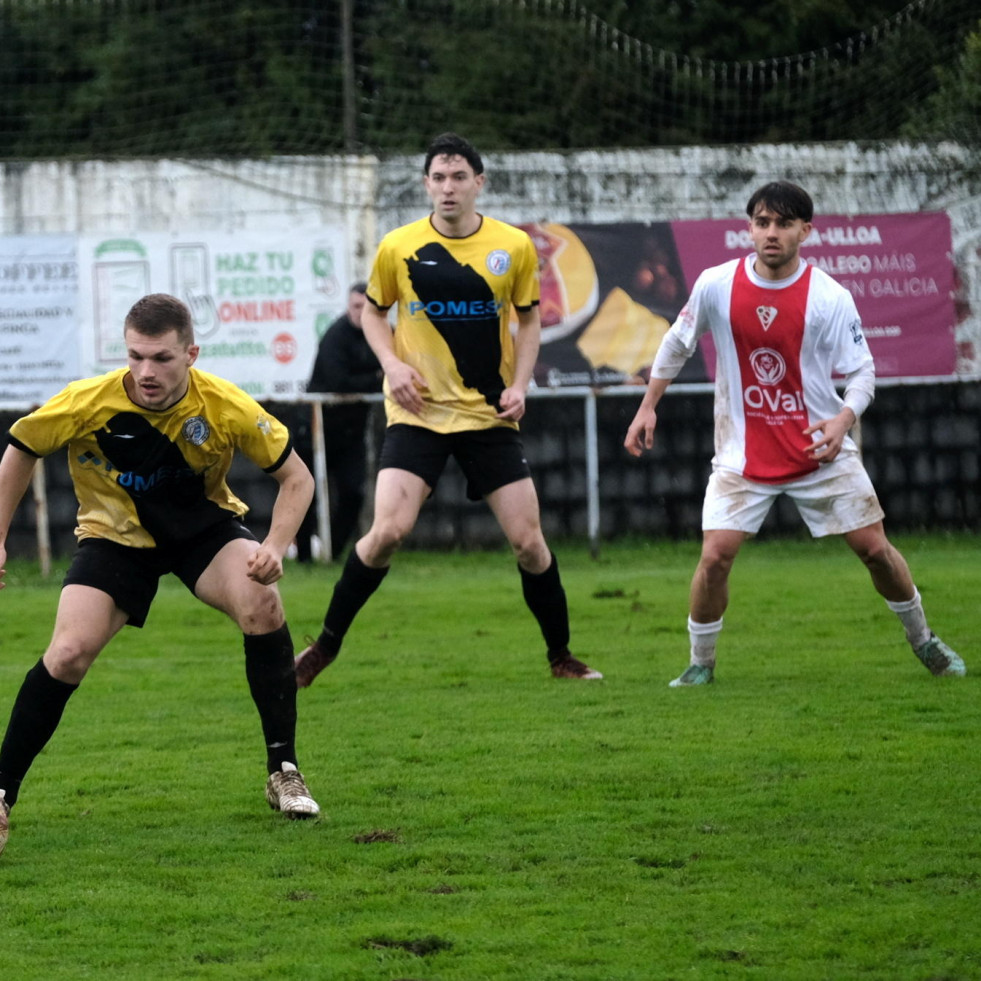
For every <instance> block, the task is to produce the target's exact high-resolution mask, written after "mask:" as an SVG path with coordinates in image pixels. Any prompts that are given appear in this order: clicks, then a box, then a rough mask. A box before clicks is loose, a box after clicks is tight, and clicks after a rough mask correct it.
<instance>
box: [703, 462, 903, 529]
mask: <svg viewBox="0 0 981 981" xmlns="http://www.w3.org/2000/svg"><path fill="white" fill-rule="evenodd" d="M781 494H786V495H787V496H788V497H789V498H790V499H791V500H792V501H793V502H794V504H795V505H796V506H797V510H798V512H799V513H800V516H801V517H802V518H803V519H804V521H805V523H806V524H807V527H808V529H809V530H810V532H811V535H812V537H814V538H823V537H824V536H825V535H844V534H846V533H847V532H849V531H855V530H856V529H858V528H867V527H868V526H869V525H874V524H875V523H876V522H877V521H881V520H882V519H883V518H884V517H885V512H884V511H883V510H882V507H881V506H880V505H879V499H878V497H876V493H875V488H874V487H873V486H872V481H871V480H870V479H869V475H868V474H867V473H866V472H865V467H864V466H862V461H861V460H860V459H859V457H858V454H856V453H841V454H839V456H838V457H837V458H836V459H835V460H833V461H832V462H831V463H824V464H822V465H821V466H820V467H819V468H818V469H817V470H815V471H814V473H810V474H808V475H807V476H806V477H802V478H801V479H800V480H792V481H790V482H789V483H786V484H759V483H756V482H755V481H752V480H747V479H746V478H745V477H743V476H742V475H741V474H738V473H736V472H735V471H733V470H715V471H713V473H712V476H711V477H710V478H709V482H708V487H707V488H706V489H705V503H704V505H703V506H702V530H703V531H744V532H747V533H748V534H750V535H755V534H756V533H757V532H758V531H759V530H760V525H762V524H763V520H764V518H766V516H767V514H768V513H769V511H770V508H771V507H772V506H773V502H774V501H775V500H776V499H777V498H778V497H779V496H780V495H781Z"/></svg>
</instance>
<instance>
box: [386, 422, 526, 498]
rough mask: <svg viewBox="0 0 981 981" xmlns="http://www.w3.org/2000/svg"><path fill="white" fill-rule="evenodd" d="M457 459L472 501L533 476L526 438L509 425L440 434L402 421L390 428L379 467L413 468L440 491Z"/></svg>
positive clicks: (412, 469)
mask: <svg viewBox="0 0 981 981" xmlns="http://www.w3.org/2000/svg"><path fill="white" fill-rule="evenodd" d="M451 456H452V457H453V458H454V459H455V460H456V462H457V463H459V464H460V469H461V470H462V471H463V475H464V476H465V477H466V478H467V498H468V499H469V500H471V501H479V500H481V499H482V498H484V497H486V496H487V495H488V494H490V493H492V492H493V491H496V490H497V489H498V488H499V487H504V486H505V484H513V483H514V482H515V481H516V480H523V479H524V478H525V477H530V476H531V470H530V469H529V468H528V461H527V460H526V459H525V448H524V446H523V445H522V442H521V436H520V435H519V434H518V431H517V430H516V429H509V428H507V427H505V426H495V427H494V428H493V429H467V430H465V431H463V432H459V433H434V432H433V431H432V430H431V429H424V428H423V427H422V426H407V425H404V424H401V423H399V424H397V425H394V426H389V427H388V429H386V430H385V442H384V444H383V445H382V450H381V455H380V457H379V460H378V469H379V470H385V469H386V468H389V467H394V468H396V469H398V470H408V471H409V473H414V474H415V475H416V476H417V477H421V478H422V479H423V480H424V481H425V482H426V483H427V484H428V485H429V487H430V489H431V490H436V484H437V483H439V477H440V474H441V473H442V472H443V468H444V467H445V466H446V461H447V460H448V459H449V458H450V457H451Z"/></svg>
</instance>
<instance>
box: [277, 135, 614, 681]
mask: <svg viewBox="0 0 981 981" xmlns="http://www.w3.org/2000/svg"><path fill="white" fill-rule="evenodd" d="M423 174H424V180H425V187H426V192H427V193H428V195H429V197H430V199H431V201H432V204H433V211H432V213H431V214H430V215H429V216H428V217H426V218H423V219H420V220H419V221H416V222H412V223H411V224H408V225H403V226H402V227H401V228H397V229H395V231H393V232H390V233H389V234H388V235H386V236H385V238H384V239H383V240H382V242H381V245H380V246H379V248H378V253H377V255H376V256H375V262H374V266H373V268H372V271H371V276H370V278H369V281H368V291H367V297H368V303H367V304H366V306H365V309H364V313H363V314H362V327H363V329H364V334H365V337H366V338H367V339H368V343H369V344H370V345H371V347H372V350H373V351H374V352H375V355H376V356H377V357H378V361H379V363H380V364H381V366H382V370H383V371H384V373H385V394H386V396H387V399H386V403H385V408H386V413H387V419H388V430H387V432H386V435H385V443H384V446H383V448H382V452H381V457H380V460H379V469H378V479H377V483H376V488H375V513H374V520H373V523H372V525H371V528H370V529H369V530H368V533H367V534H366V535H365V536H364V537H363V538H362V539H360V540H359V541H358V542H357V543H356V545H355V547H354V548H353V549H352V550H351V552H350V554H349V556H348V559H347V562H346V563H345V565H344V570H343V572H342V573H341V578H340V579H339V580H338V582H337V584H336V585H335V587H334V592H333V595H332V597H331V601H330V604H329V606H328V608H327V614H326V617H325V619H324V628H323V631H322V632H321V634H320V636H319V637H318V638H317V640H316V641H314V642H313V643H312V644H311V645H310V646H309V647H307V648H306V649H305V650H303V651H302V652H301V653H300V654H299V655H297V658H296V677H297V683H298V685H299V686H300V687H301V688H303V687H306V686H307V685H309V684H310V683H311V682H312V681H313V679H314V678H315V677H316V676H317V674H318V673H319V672H320V671H321V670H323V668H325V667H326V666H327V665H328V664H330V663H331V662H332V661H333V660H334V658H335V657H336V656H337V653H338V651H339V650H340V646H341V642H342V641H343V639H344V635H345V634H346V633H347V630H348V627H349V626H350V625H351V623H352V622H353V620H354V618H355V616H356V615H357V613H358V611H359V610H360V609H361V607H362V606H364V604H365V603H366V602H367V601H368V598H369V597H370V596H371V594H372V593H373V592H374V591H375V590H376V589H377V588H378V586H379V584H380V583H381V581H382V579H383V578H384V577H385V575H386V573H387V572H388V568H389V563H390V562H391V560H392V556H393V555H394V554H395V552H396V550H397V549H398V547H399V545H401V543H402V541H403V540H404V538H405V537H406V535H408V534H409V532H410V531H412V529H413V527H414V526H415V523H416V520H417V518H418V517H419V511H420V509H421V508H422V505H423V503H424V502H425V501H426V498H428V497H429V495H430V494H431V493H432V492H433V490H434V489H435V487H436V484H437V482H438V480H439V477H440V474H441V473H442V471H443V468H444V467H445V465H446V462H447V460H448V459H449V457H450V456H453V457H454V458H455V459H456V460H457V462H458V463H459V464H460V467H461V469H462V470H463V472H464V475H465V476H466V478H467V497H468V498H469V499H470V500H475V501H476V500H480V499H481V498H483V499H484V500H486V501H487V504H488V505H489V507H490V509H491V511H492V512H493V514H494V516H495V518H497V521H498V523H499V524H500V526H501V529H502V530H503V532H504V534H505V536H506V537H507V540H508V542H509V543H510V545H511V548H512V549H513V551H514V555H515V557H516V558H517V561H518V570H519V572H520V574H521V585H522V591H523V594H524V598H525V602H526V603H527V605H528V608H529V609H530V610H531V612H532V614H533V615H534V616H535V619H536V620H537V621H538V625H539V627H540V628H541V631H542V636H543V637H544V639H545V646H546V652H547V655H548V661H549V665H550V668H551V672H552V674H553V675H554V676H555V677H557V678H576V679H594V678H601V677H602V675H601V674H600V673H599V672H598V671H593V670H592V669H591V668H589V667H588V666H587V665H585V664H583V662H582V661H580V660H578V659H577V658H575V657H573V656H572V654H570V652H569V612H568V607H567V604H566V596H565V590H564V589H563V587H562V581H561V579H560V577H559V568H558V563H557V562H556V560H555V556H554V555H553V554H552V553H551V551H550V550H549V547H548V545H547V544H546V542H545V538H544V536H543V534H542V528H541V520H540V514H539V507H538V496H537V494H536V492H535V485H534V484H533V483H532V479H531V472H530V470H529V468H528V462H527V460H526V459H525V457H524V450H523V448H522V444H521V439H520V436H519V435H518V422H519V420H520V419H521V418H522V416H523V415H524V414H525V393H526V392H527V389H528V385H529V383H530V382H531V377H532V372H533V370H534V367H535V361H536V359H537V357H538V347H539V341H540V334H541V323H540V320H539V315H538V299H539V295H538V291H539V286H538V257H537V254H536V252H535V247H534V245H533V244H532V241H531V239H530V238H529V237H528V235H527V234H526V233H525V232H523V231H521V230H520V229H517V228H514V227H513V226H511V225H506V224H504V223H503V222H500V221H495V220H494V219H493V218H488V217H486V216H485V215H482V214H480V213H479V212H478V211H477V196H478V195H479V193H480V190H481V188H482V187H483V186H484V166H483V162H482V161H481V159H480V155H479V154H478V153H477V151H476V150H475V149H474V147H473V146H472V145H471V144H470V143H469V142H468V141H467V140H464V139H463V138H461V137H459V136H457V135H455V134H453V133H445V134H443V135H442V136H439V137H437V138H436V139H435V140H434V141H433V143H432V144H431V145H430V146H429V149H428V151H427V153H426V160H425V165H424V167H423ZM394 304H398V322H397V324H396V327H395V330H394V332H393V331H392V329H391V327H390V326H389V323H388V310H389V308H390V307H392V306H393V305H394ZM512 305H513V306H514V308H515V309H516V310H517V314H518V330H517V335H516V337H514V338H513V339H512V336H511V331H510V326H509V321H510V311H511V307H512Z"/></svg>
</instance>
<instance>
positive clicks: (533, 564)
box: [509, 528, 552, 572]
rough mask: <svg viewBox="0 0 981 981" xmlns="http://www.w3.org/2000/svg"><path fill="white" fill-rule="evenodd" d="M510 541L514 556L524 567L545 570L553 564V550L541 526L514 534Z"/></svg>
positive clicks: (538, 570) (535, 570)
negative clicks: (550, 550) (546, 542)
mask: <svg viewBox="0 0 981 981" xmlns="http://www.w3.org/2000/svg"><path fill="white" fill-rule="evenodd" d="M509 541H510V544H511V550H512V551H513V552H514V557H515V558H516V559H517V560H518V565H520V566H521V568H522V569H528V570H529V571H532V572H544V571H545V569H547V568H548V567H549V565H550V564H551V561H552V559H551V552H549V550H548V545H546V544H545V539H544V538H543V537H542V533H541V529H540V528H529V529H527V530H526V531H524V532H523V533H522V534H518V535H514V536H512V537H511V538H510V539H509Z"/></svg>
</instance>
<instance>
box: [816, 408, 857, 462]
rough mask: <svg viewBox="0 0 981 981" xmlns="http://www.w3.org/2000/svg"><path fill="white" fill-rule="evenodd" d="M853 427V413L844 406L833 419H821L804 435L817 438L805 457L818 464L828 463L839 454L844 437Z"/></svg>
mask: <svg viewBox="0 0 981 981" xmlns="http://www.w3.org/2000/svg"><path fill="white" fill-rule="evenodd" d="M854 425H855V413H854V412H853V411H852V410H851V409H850V408H849V407H848V406H847V405H846V406H845V407H844V408H843V409H842V410H841V412H839V413H838V415H836V416H834V417H833V418H831V419H822V420H821V421H820V422H816V423H814V425H813V426H808V427H807V429H805V430H804V435H805V436H815V435H817V438H816V439H815V440H814V442H813V443H812V444H811V446H810V448H809V449H808V451H807V455H808V456H809V457H810V458H811V459H812V460H817V461H818V462H819V463H830V462H831V461H832V460H833V459H834V458H835V457H836V456H837V455H838V454H839V453H840V452H841V445H842V443H843V442H844V440H845V436H846V435H847V434H848V430H849V429H851V428H852V426H854Z"/></svg>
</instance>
